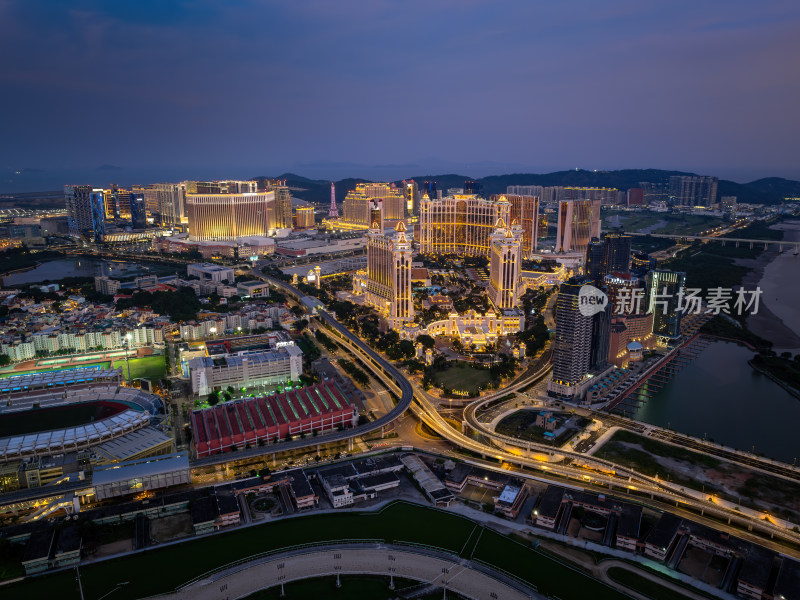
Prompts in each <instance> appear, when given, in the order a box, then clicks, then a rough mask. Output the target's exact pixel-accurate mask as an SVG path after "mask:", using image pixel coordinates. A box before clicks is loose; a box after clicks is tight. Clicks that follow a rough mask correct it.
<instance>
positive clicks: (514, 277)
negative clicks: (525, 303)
mask: <svg viewBox="0 0 800 600" xmlns="http://www.w3.org/2000/svg"><path fill="white" fill-rule="evenodd" d="M521 247H522V227H520V226H519V224H518V223H517V222H516V221H513V222H512V224H511V227H507V226H506V223H505V221H503V219H502V218H500V219H498V220H497V224H496V227H495V232H494V234H492V242H491V252H490V254H489V297H490V298H491V300H492V302H494V305H495V306H496V307H497V308H498V309H500V310H510V309H513V308H516V305H517V290H518V286H519V272H520V250H521Z"/></svg>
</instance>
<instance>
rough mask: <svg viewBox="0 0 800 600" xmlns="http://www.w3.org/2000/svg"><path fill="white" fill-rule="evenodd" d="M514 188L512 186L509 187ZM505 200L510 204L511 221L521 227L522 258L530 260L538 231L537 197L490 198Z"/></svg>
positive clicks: (508, 195)
mask: <svg viewBox="0 0 800 600" xmlns="http://www.w3.org/2000/svg"><path fill="white" fill-rule="evenodd" d="M509 187H514V186H509ZM503 197H504V198H505V199H506V200H508V201H509V202H510V203H511V220H512V221H514V220H516V221H517V223H518V224H519V225H520V227H522V257H523V258H525V259H530V258H531V257H532V256H533V253H534V252H536V247H537V243H536V241H537V238H538V230H539V197H538V196H530V195H520V194H506V195H505V196H498V195H495V196H492V197H491V199H492V200H500V199H501V198H503Z"/></svg>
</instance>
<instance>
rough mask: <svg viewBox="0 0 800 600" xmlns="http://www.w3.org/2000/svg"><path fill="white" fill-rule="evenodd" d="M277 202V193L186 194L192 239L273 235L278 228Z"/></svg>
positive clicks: (200, 240)
mask: <svg viewBox="0 0 800 600" xmlns="http://www.w3.org/2000/svg"><path fill="white" fill-rule="evenodd" d="M274 202H275V192H260V193H244V194H186V212H187V214H188V217H189V238H190V239H191V240H192V241H197V242H205V241H231V240H236V239H238V238H243V237H250V236H266V235H269V234H270V231H271V230H274V228H275V224H274V223H272V222H271V217H272V215H273V210H272V209H273V203H274Z"/></svg>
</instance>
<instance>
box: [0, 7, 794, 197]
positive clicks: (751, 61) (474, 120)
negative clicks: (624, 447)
mask: <svg viewBox="0 0 800 600" xmlns="http://www.w3.org/2000/svg"><path fill="white" fill-rule="evenodd" d="M798 31H800V2H797V0H786V1H767V2H753V1H752V0H725V1H715V2H709V1H698V0H689V1H682V0H678V1H676V0H670V1H663V2H662V1H645V2H642V1H640V0H630V1H618V2H597V1H595V0H586V1H582V2H580V1H575V2H549V1H538V2H534V1H532V0H526V1H520V2H483V1H477V0H475V1H471V0H447V1H435V0H424V1H417V0H405V1H399V0H393V1H383V0H371V1H368V2H351V1H348V0H337V1H331V0H315V1H308V2H306V1H296V2H290V1H286V2H267V1H257V0H231V1H226V2H223V1H214V2H212V1H208V0H199V1H186V2H170V1H168V0H156V1H149V0H136V1H120V2H100V1H91V0H88V1H84V0H64V1H50V2H47V1H33V0H19V1H17V0H0V115H1V116H0V132H2V135H0V171H2V173H0V175H1V176H2V181H0V192H3V191H15V190H22V189H32V190H36V189H57V187H59V185H60V184H62V183H84V182H86V183H95V184H105V183H107V182H108V181H111V180H116V181H118V182H120V183H123V184H129V183H148V182H150V181H153V180H157V179H163V178H167V177H169V178H172V179H175V180H179V179H185V178H192V177H208V178H212V177H252V176H255V175H267V174H271V175H277V174H279V173H281V172H283V171H286V170H292V171H294V172H297V173H299V174H301V175H307V176H313V177H320V178H331V177H334V178H335V177H343V176H346V175H350V176H354V177H365V178H371V177H375V176H386V177H389V176H392V177H398V178H399V177H402V176H403V175H405V176H414V175H420V174H424V173H425V172H434V173H435V172H458V173H462V174H465V175H470V176H483V175H487V174H499V173H504V172H519V171H529V172H548V171H553V170H561V169H569V168H575V167H581V168H586V169H618V168H640V167H641V168H645V167H654V168H664V169H680V170H686V171H693V172H697V173H702V174H711V175H718V176H720V177H725V178H730V179H734V180H737V181H748V180H751V179H755V178H758V177H763V176H773V175H774V176H783V177H790V178H799V179H800V160H799V159H800V118H798V107H800V36H799V35H798V34H797V32H798ZM336 163H354V164H353V165H341V164H336ZM101 165H114V166H117V167H120V168H121V170H114V169H110V168H107V169H105V170H102V171H98V170H97V168H98V167H99V166H101ZM369 165H384V166H383V167H380V168H378V169H374V168H369V167H368V166H369ZM385 165H399V166H395V167H386V166H385ZM23 169H36V170H40V171H28V172H23V173H21V174H19V175H15V174H14V171H21V170H23ZM390 171H391V173H390ZM384 173H385V175H384ZM78 178H79V179H78ZM89 178H91V179H89ZM132 178H133V179H135V181H131V179H132ZM53 185H55V188H54V187H53ZM42 186H45V187H44V188H43V187H42Z"/></svg>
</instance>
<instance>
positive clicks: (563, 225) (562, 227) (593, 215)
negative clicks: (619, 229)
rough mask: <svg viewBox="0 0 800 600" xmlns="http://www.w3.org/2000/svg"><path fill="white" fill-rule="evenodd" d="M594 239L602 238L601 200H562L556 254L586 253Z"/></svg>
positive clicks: (559, 203)
mask: <svg viewBox="0 0 800 600" xmlns="http://www.w3.org/2000/svg"><path fill="white" fill-rule="evenodd" d="M593 237H595V238H598V239H599V238H600V200H560V201H559V202H558V227H557V232H556V252H581V253H586V248H587V247H588V246H589V241H590V240H591V239H592V238H593Z"/></svg>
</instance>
